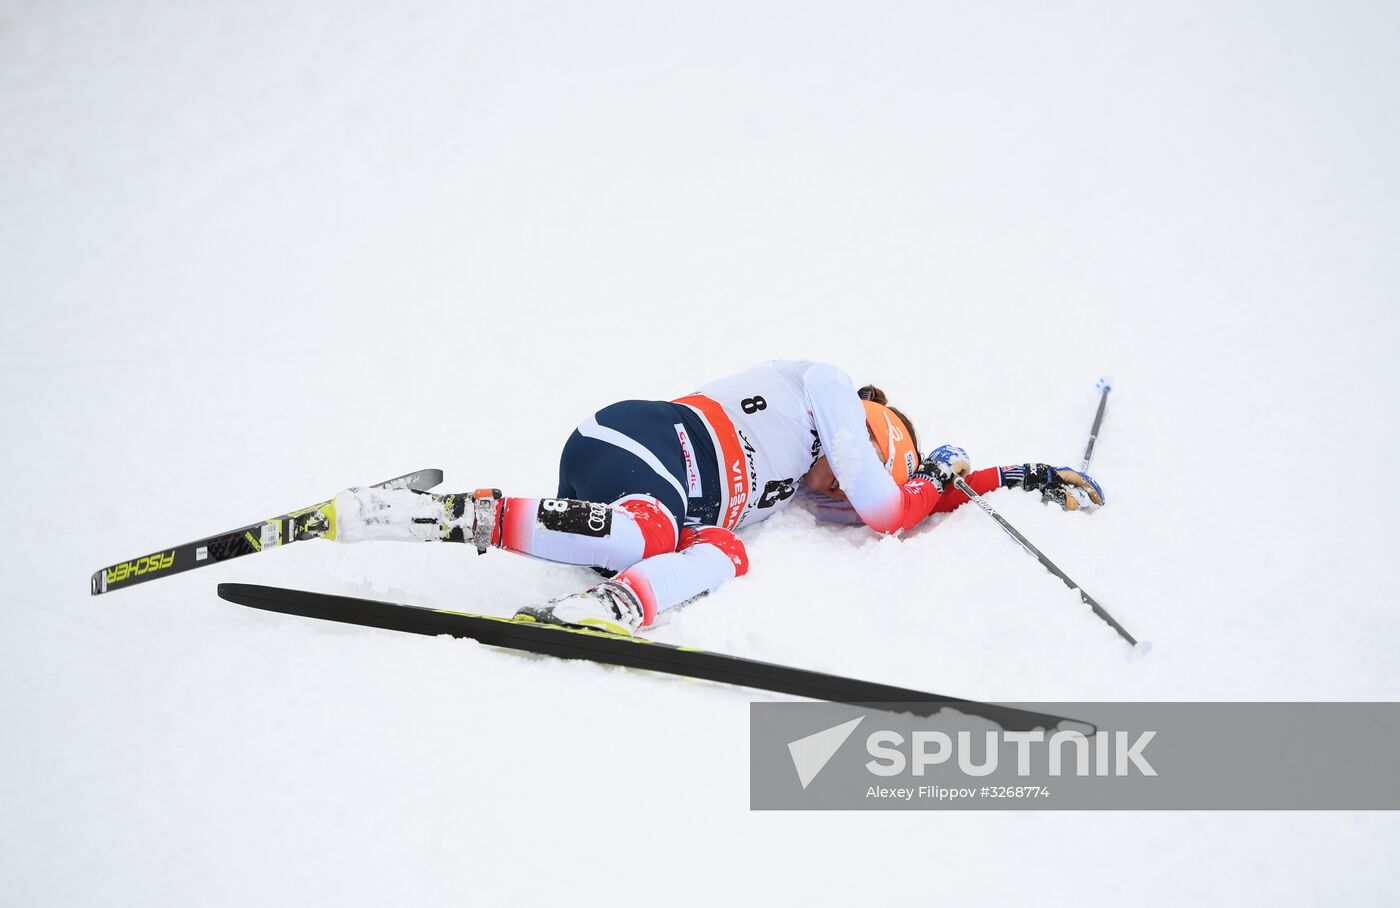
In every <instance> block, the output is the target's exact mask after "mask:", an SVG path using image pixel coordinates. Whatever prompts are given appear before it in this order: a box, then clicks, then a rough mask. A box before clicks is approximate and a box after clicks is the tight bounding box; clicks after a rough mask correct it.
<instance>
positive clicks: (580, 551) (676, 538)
mask: <svg viewBox="0 0 1400 908" xmlns="http://www.w3.org/2000/svg"><path fill="white" fill-rule="evenodd" d="M491 544H492V545H494V546H496V547H497V548H502V549H506V550H508V551H512V552H519V553H520V554H522V555H529V556H531V557H533V558H540V559H543V560H545V561H555V562H560V563H563V564H579V565H586V566H589V567H598V568H603V569H605V570H610V571H616V572H617V574H616V576H615V577H614V578H613V580H614V582H616V583H620V584H623V585H625V586H626V587H628V588H629V589H631V590H632V591H633V592H634V593H635V594H636V595H637V599H638V600H639V601H640V602H641V604H642V611H643V620H642V627H650V626H651V625H652V624H653V623H654V622H655V621H656V616H657V615H658V614H660V613H661V612H663V611H665V610H666V609H668V608H674V607H675V606H678V605H680V604H682V603H684V602H689V601H690V600H692V599H694V598H696V597H697V596H701V595H703V594H705V593H709V592H713V591H714V590H716V589H718V588H719V587H720V586H722V585H724V583H725V582H726V581H728V580H729V579H731V578H733V577H740V576H743V575H744V574H745V573H746V572H747V571H748V569H749V561H748V555H747V554H746V553H745V551H744V544H743V542H741V541H740V540H739V537H737V536H735V535H734V534H733V533H731V532H730V531H728V530H726V529H722V528H720V527H697V528H692V527H681V526H678V525H677V522H676V519H675V517H674V516H673V515H672V514H671V512H670V511H668V510H666V508H664V507H662V506H661V504H660V503H659V502H657V500H656V499H654V498H652V497H651V496H649V495H630V496H628V497H626V498H622V499H619V500H618V501H616V502H614V503H612V504H610V505H608V504H598V503H592V502H582V501H574V500H571V499H560V498H503V499H501V501H500V503H499V504H498V505H497V510H496V528H495V533H494V534H493V536H492V539H491Z"/></svg>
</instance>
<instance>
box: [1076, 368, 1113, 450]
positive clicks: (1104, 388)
mask: <svg viewBox="0 0 1400 908" xmlns="http://www.w3.org/2000/svg"><path fill="white" fill-rule="evenodd" d="M1095 387H1096V388H1097V389H1098V391H1099V412H1097V413H1095V414H1094V425H1093V428H1091V429H1090V430H1089V444H1088V446H1087V447H1085V448H1084V462H1083V463H1081V464H1080V465H1079V472H1081V473H1086V472H1088V470H1089V461H1090V460H1091V459H1092V458H1093V456H1094V442H1095V441H1097V440H1098V437H1099V426H1101V425H1103V411H1104V407H1106V406H1107V405H1108V392H1109V391H1112V390H1113V385H1111V384H1109V382H1108V379H1106V378H1101V379H1099V383H1098V384H1097V385H1095Z"/></svg>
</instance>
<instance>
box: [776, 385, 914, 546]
mask: <svg viewBox="0 0 1400 908" xmlns="http://www.w3.org/2000/svg"><path fill="white" fill-rule="evenodd" d="M803 385H804V387H805V390H806V394H807V406H808V408H809V409H810V410H811V412H812V419H813V421H814V422H815V424H816V427H817V437H818V438H819V439H820V441H821V444H822V452H823V453H824V454H825V455H826V459H827V462H828V463H830V464H831V471H832V473H834V474H835V476H836V480H837V482H839V483H840V484H841V491H842V492H844V493H845V494H846V500H847V501H849V502H850V504H851V507H853V508H855V511H856V513H857V514H859V515H860V519H861V520H862V521H863V522H864V523H865V525H866V526H868V527H870V528H871V529H873V530H875V531H877V532H880V533H898V532H900V531H901V530H907V529H909V528H911V527H913V526H915V525H916V524H917V523H918V522H919V521H921V520H923V519H924V518H925V517H927V516H928V515H929V514H930V513H931V512H932V511H933V508H934V506H935V505H936V504H937V503H938V498H939V490H938V488H937V487H936V486H935V485H934V484H933V483H931V482H929V481H927V480H924V479H911V480H909V481H908V482H907V483H905V484H904V485H903V486H902V487H901V486H899V485H896V484H895V481H894V479H893V478H891V477H890V474H889V473H888V472H887V471H886V470H885V465H884V464H883V463H881V462H880V456H879V455H878V454H877V453H876V452H875V446H874V445H873V444H871V442H870V433H869V430H868V429H867V428H866V425H865V409H864V408H863V407H862V406H861V403H860V398H859V397H858V396H857V395H856V389H855V386H854V385H853V384H852V382H851V379H850V377H849V376H847V375H846V373H844V372H842V371H841V370H840V369H837V368H836V367H835V366H830V365H827V364H826V363H817V364H816V365H814V366H812V367H811V368H810V369H808V370H807V372H806V373H805V374H804V376H803Z"/></svg>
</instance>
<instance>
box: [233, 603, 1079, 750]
mask: <svg viewBox="0 0 1400 908" xmlns="http://www.w3.org/2000/svg"><path fill="white" fill-rule="evenodd" d="M219 595H220V596H221V597H222V598H224V599H227V600H228V601H229V602H233V603H237V604H238V605H246V606H250V607H252V608H258V609H264V610H266V611H270V612H281V613H283V614H286V615H299V616H301V617H304V618H319V619H322V620H325V621H338V622H341V623H344V624H358V625H362V626H364V627H377V628H382V629H384V630H391V631H405V632H408V633H413V634H427V635H430V636H439V635H442V634H449V635H451V636H453V637H468V638H471V639H473V640H477V641H480V642H481V643H485V644H489V645H491V646H500V647H505V648H506V649H514V650H523V651H525V652H529V653H540V654H543V655H546V656H557V657H559V658H561V659H588V660H590V661H593V662H601V663H604V664H606V665H622V666H627V667H628V668H640V669H646V670H648V671H654V672H665V673H666V674H669V675H681V676H683V677H687V678H703V679H705V680H707V681H718V682H721V683H724V684H735V685H738V686H740V687H749V688H754V689H755V690H766V691H773V692H775V693H780V694H791V695H793V696H798V697H808V698H810V699H813V700H828V701H831V702H835V703H854V704H859V705H862V706H873V707H876V708H880V709H890V710H894V711H897V712H909V713H913V714H915V715H922V716H931V715H934V714H936V713H938V712H941V711H942V710H943V709H946V708H951V709H953V710H956V711H957V712H960V713H966V714H969V715H975V716H981V717H983V718H986V719H990V720H991V721H993V722H996V723H997V724H999V725H1001V726H1002V727H1003V728H1005V729H1007V730H1011V731H1032V730H1034V729H1037V728H1043V729H1047V730H1049V729H1054V728H1056V727H1057V726H1059V725H1060V724H1061V723H1068V722H1072V723H1073V727H1074V728H1076V729H1079V730H1081V731H1083V730H1084V729H1086V728H1092V726H1090V725H1089V723H1086V722H1080V721H1077V720H1071V719H1066V718H1063V717H1061V716H1054V715H1050V714H1048V713H1038V712H1032V711H1029V710H1024V709H1015V708H1012V707H1009V706H999V705H997V704H993V703H981V702H978V701H975V700H962V699H959V698H957V697H945V696H943V695H941V694H931V693H928V692H926V691H918V690H909V689H908V688H903V687H891V686H889V685H888V684H875V683H873V682H870V681H859V680H856V679H855V678H843V677H841V676H839V675H828V674H824V673H822V672H814V671H807V670H806V669H800V668H791V667H789V666H786V665H776V664H774V663H771V662H759V661H757V660H754V659H745V658H743V657H741V656H727V655H724V654H723V653H710V652H705V651H703V650H698V649H693V648H691V647H686V646H673V645H671V644H669V643H661V642H658V641H655V640H648V639H646V638H645V637H624V636H619V635H617V634H609V633H606V632H604V631H595V630H584V629H581V628H570V627H559V626H557V625H551V624H535V623H532V622H522V621H513V620H511V619H509V618H498V617H493V616H491V615H470V614H466V613H463V612H452V611H444V610H441V609H428V608H422V607H420V606H413V605H399V604H397V603H392V602H379V601H377V600H374V599H358V598H354V597H351V596H332V595H330V594H327V593H312V592H307V591H304V590H290V589H284V588H282V587H275V586H259V585H255V584H248V583H221V584H219Z"/></svg>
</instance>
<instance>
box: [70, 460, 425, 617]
mask: <svg viewBox="0 0 1400 908" xmlns="http://www.w3.org/2000/svg"><path fill="white" fill-rule="evenodd" d="M441 482H442V471H441V470H416V471H414V472H412V473H405V474H404V475H403V476H396V477H394V478H393V479H386V480H384V481H383V482H380V483H376V484H375V488H383V489H415V490H417V491H419V492H425V491H427V490H428V489H431V488H433V487H434V486H436V485H438V484H439V483H441ZM329 505H330V502H329V501H322V502H318V503H317V504H313V505H311V506H309V507H305V508H301V509H299V510H296V511H291V512H289V513H287V514H283V515H281V516H280V517H273V518H271V519H269V520H260V521H258V522H257V523H250V524H249V525H248V526H246V527H239V528H238V529H236V530H229V531H228V532H225V533H219V534H217V535H214V536H209V537H207V538H205V539H197V540H195V541H194V542H187V543H185V544H184V545H177V546H171V547H170V548H168V549H161V550H160V551H158V552H152V553H151V554H149V555H142V556H141V557H140V558H131V559H128V560H126V561H119V562H117V563H116V564H113V565H109V566H107V567H105V568H102V569H101V570H100V571H98V572H96V573H95V574H93V575H92V594H93V595H94V596H97V595H99V594H101V593H107V592H111V591H112V590H120V589H126V588H127V587H129V586H134V585H136V584H138V583H145V582H146V581H147V580H155V579H156V578H157V577H169V576H170V575H172V574H179V573H183V572H184V571H188V570H192V569H194V568H198V567H204V566H206V565H210V564H217V563H218V562H220V561H227V560H229V559H230V558H237V557H239V556H241V555H251V554H253V553H254V552H261V551H263V550H264V549H269V548H277V547H278V546H283V545H287V544H288V543H291V542H295V541H296V540H297V533H296V532H295V529H296V523H297V518H300V517H306V516H308V515H311V514H312V513H313V512H317V511H322V510H323V509H325V508H327V507H328V506H329ZM331 538H334V537H331Z"/></svg>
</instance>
